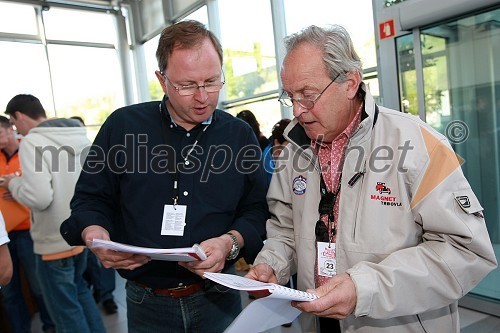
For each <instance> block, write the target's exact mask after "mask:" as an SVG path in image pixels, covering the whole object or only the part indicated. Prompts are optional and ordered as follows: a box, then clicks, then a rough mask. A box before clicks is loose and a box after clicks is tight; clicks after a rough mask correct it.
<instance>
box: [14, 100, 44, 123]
mask: <svg viewBox="0 0 500 333" xmlns="http://www.w3.org/2000/svg"><path fill="white" fill-rule="evenodd" d="M18 111H19V112H21V113H23V114H25V115H27V116H28V117H30V118H31V119H35V120H36V119H40V118H47V114H46V113H45V109H44V108H43V106H42V103H40V100H39V99H38V98H36V97H35V96H33V95H28V94H20V95H16V96H14V97H13V98H12V99H11V100H10V101H9V103H8V104H7V108H5V114H8V115H9V116H12V117H14V118H16V116H15V113H16V112H18Z"/></svg>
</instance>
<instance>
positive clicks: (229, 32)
mask: <svg viewBox="0 0 500 333" xmlns="http://www.w3.org/2000/svg"><path fill="white" fill-rule="evenodd" d="M219 11H220V14H219V17H220V27H221V34H222V36H221V43H222V47H223V49H224V71H225V75H226V94H227V95H226V98H227V99H228V100H233V99H238V98H246V97H251V96H253V95H255V94H260V93H265V92H268V91H273V90H277V89H278V73H277V71H276V56H275V50H274V36H273V26H272V18H271V6H270V3H269V1H268V0H254V1H246V0H220V1H219ZM235 13H245V15H235ZM257 20H258V23H257Z"/></svg>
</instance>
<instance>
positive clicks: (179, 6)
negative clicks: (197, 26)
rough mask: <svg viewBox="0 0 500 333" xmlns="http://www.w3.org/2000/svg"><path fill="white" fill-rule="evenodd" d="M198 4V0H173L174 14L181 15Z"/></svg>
mask: <svg viewBox="0 0 500 333" xmlns="http://www.w3.org/2000/svg"><path fill="white" fill-rule="evenodd" d="M196 2H198V0H173V1H172V5H173V7H174V13H175V14H180V13H182V12H183V11H184V10H186V9H187V8H189V7H190V6H192V5H194V4H195V3H196ZM193 20H194V19H193ZM200 22H201V21H200Z"/></svg>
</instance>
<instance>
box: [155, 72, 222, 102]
mask: <svg viewBox="0 0 500 333" xmlns="http://www.w3.org/2000/svg"><path fill="white" fill-rule="evenodd" d="M221 73H222V74H221V76H220V77H218V78H216V79H212V80H209V81H205V82H204V83H203V84H202V85H198V84H196V83H193V84H188V85H180V86H176V85H175V84H173V82H172V81H171V80H170V79H169V78H168V77H167V75H166V74H165V73H162V75H163V78H164V80H165V81H168V83H170V85H171V86H172V87H173V88H174V89H175V91H177V93H178V94H179V95H181V96H190V95H194V94H196V92H197V91H198V89H199V88H204V89H205V91H206V92H207V93H214V92H218V91H220V90H221V89H222V87H223V86H224V84H225V83H226V81H225V78H224V71H222V72H221Z"/></svg>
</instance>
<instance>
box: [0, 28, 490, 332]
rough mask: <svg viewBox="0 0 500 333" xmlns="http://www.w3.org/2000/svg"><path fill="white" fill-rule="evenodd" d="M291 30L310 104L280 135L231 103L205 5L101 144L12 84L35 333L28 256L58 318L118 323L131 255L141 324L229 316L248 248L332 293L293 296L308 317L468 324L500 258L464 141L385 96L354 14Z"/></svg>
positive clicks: (312, 320)
mask: <svg viewBox="0 0 500 333" xmlns="http://www.w3.org/2000/svg"><path fill="white" fill-rule="evenodd" d="M285 47H286V55H285V58H284V62H283V64H282V67H281V72H280V75H281V82H282V94H281V96H280V98H279V101H280V102H281V103H282V104H283V106H285V107H291V108H293V115H294V119H293V120H290V119H282V120H281V121H279V122H278V123H277V124H276V125H275V126H274V127H273V129H272V133H271V137H270V138H268V137H266V136H265V135H264V134H263V133H262V132H261V129H260V126H259V123H258V121H257V119H256V117H255V115H254V114H253V113H252V112H251V111H250V110H244V111H241V112H239V113H238V114H237V116H236V117H233V116H232V115H230V114H229V113H227V112H225V111H223V110H220V109H218V108H217V105H218V102H219V93H220V90H221V89H222V88H223V86H224V84H225V81H224V80H225V79H224V74H223V69H222V68H223V54H222V46H221V44H220V42H219V40H218V39H217V38H216V36H215V35H214V34H213V33H212V32H211V31H210V30H208V29H207V28H206V27H205V26H204V25H203V24H201V23H199V22H197V21H182V22H179V23H175V24H172V25H170V26H169V27H167V28H165V29H164V30H163V31H162V33H161V35H160V39H159V43H158V48H157V51H156V58H157V61H158V70H157V71H156V77H157V79H158V81H159V83H160V85H161V87H162V90H163V93H164V97H163V99H162V100H161V101H151V102H146V103H140V104H135V105H130V106H125V107H123V108H120V109H118V110H116V111H115V112H113V113H112V114H111V115H110V116H109V117H108V118H107V119H106V121H105V122H104V124H103V125H102V127H101V129H100V131H99V133H98V134H97V136H96V138H95V140H94V142H93V144H91V143H90V142H89V141H88V139H87V137H86V129H85V127H84V126H85V124H84V123H83V119H78V118H76V119H62V118H55V119H47V116H46V113H45V110H44V108H43V107H42V104H41V103H40V101H39V100H38V99H37V98H36V97H34V96H32V95H17V96H15V97H14V98H12V100H11V101H10V102H9V103H8V105H7V107H6V110H5V114H6V115H7V116H8V117H9V119H7V118H6V117H0V149H1V151H2V154H1V155H0V172H1V176H2V178H1V182H0V186H1V188H2V190H1V191H2V197H1V198H0V204H1V206H0V209H1V211H2V213H3V216H4V217H5V222H6V223H4V221H3V220H4V219H3V218H0V285H2V289H1V292H2V294H3V299H4V307H5V308H6V310H7V312H8V315H9V318H10V321H11V327H12V328H14V327H19V328H14V331H15V332H25V331H26V332H29V324H30V318H29V313H28V311H27V309H26V305H25V303H24V302H23V300H22V294H21V290H20V286H19V285H20V283H19V269H20V268H21V267H22V269H24V270H25V271H28V272H33V273H32V274H31V273H30V274H28V276H29V275H31V277H30V279H29V286H30V289H31V291H32V293H33V295H34V296H35V298H36V301H37V306H38V308H39V310H40V314H41V319H42V323H43V330H44V331H46V332H50V331H52V332H53V331H56V332H66V333H71V332H75V333H81V332H82V333H87V332H89V333H90V332H92V333H98V332H105V328H104V325H103V321H102V318H101V316H100V313H99V311H98V307H97V304H96V301H102V302H103V306H105V304H110V302H109V300H112V299H113V298H112V291H113V290H114V285H112V286H110V285H108V286H102V285H103V282H106V281H108V282H109V281H111V280H113V281H114V272H115V270H116V271H117V272H118V273H119V274H120V275H121V276H122V277H123V278H124V279H126V287H125V288H126V295H127V297H126V301H127V325H128V332H131V333H141V332H162V331H165V329H166V328H168V331H169V332H223V331H224V330H225V329H226V328H227V327H228V326H229V325H230V324H231V322H232V321H233V320H234V319H235V318H236V317H237V316H238V314H239V313H240V312H241V311H242V302H241V299H240V293H239V291H236V290H233V289H230V288H226V287H223V286H221V285H218V284H214V283H212V282H210V280H207V279H204V278H203V274H204V273H205V272H224V273H229V274H235V273H236V271H235V263H236V262H237V261H238V260H239V259H240V258H243V259H244V260H245V261H246V262H247V263H249V264H251V266H250V268H249V271H248V272H247V273H246V276H247V277H249V278H251V279H255V280H259V281H263V282H273V283H279V284H283V285H284V284H286V283H288V282H289V280H290V279H291V278H292V277H293V276H296V277H297V285H296V288H297V289H300V290H307V291H309V292H311V293H314V294H316V295H317V296H319V298H318V299H316V300H314V301H311V302H292V303H291V305H292V306H294V307H296V308H297V309H299V310H300V311H301V312H302V314H301V315H300V324H301V329H302V332H356V333H363V332H370V333H372V332H398V333H399V332H423V331H425V332H459V330H460V325H459V323H458V320H459V318H458V313H457V304H458V303H457V302H458V300H459V299H460V298H461V297H462V296H464V295H465V294H466V293H467V292H468V291H470V290H471V289H472V288H473V287H474V286H475V285H477V284H478V283H479V282H480V281H481V279H482V278H483V277H484V276H486V274H488V272H490V271H491V270H493V269H494V268H495V267H496V265H497V262H496V258H495V254H494V252H493V248H492V244H491V241H490V239H489V236H488V231H487V229H486V224H485V222H484V215H483V209H482V207H481V206H480V204H479V201H478V199H477V198H476V196H475V194H474V193H473V191H472V189H471V187H470V185H469V183H468V182H467V180H466V178H465V177H464V175H463V173H462V171H461V168H460V164H459V162H458V160H457V158H456V156H455V154H454V153H453V151H452V149H451V146H450V145H449V143H448V141H447V140H446V138H445V137H444V136H442V135H440V134H439V133H437V132H436V131H434V130H433V129H432V128H431V127H430V126H428V125H427V124H425V123H424V122H422V121H420V120H418V119H417V118H415V117H412V116H409V115H406V114H403V113H401V112H397V111H395V110H390V109H388V108H385V107H383V106H381V105H377V104H376V103H375V102H374V100H373V97H372V96H371V94H370V91H369V90H368V89H367V87H366V85H365V84H364V83H363V80H362V66H361V61H360V59H359V57H358V55H357V53H356V51H355V50H354V47H353V45H352V41H351V39H350V36H349V34H348V33H347V31H346V30H345V29H344V28H343V27H341V26H337V25H334V26H330V27H327V28H320V27H316V26H310V27H307V28H305V29H304V30H302V31H300V32H298V33H295V34H293V35H291V36H289V37H287V38H286V40H285ZM13 126H15V129H16V131H17V133H18V134H20V135H21V136H22V137H21V138H20V139H19V138H18V137H17V136H16V134H15V132H14V129H13ZM139 146H140V149H138V147H139ZM380 147H384V148H385V149H386V150H390V152H391V154H390V155H389V156H390V159H389V158H386V157H387V156H385V155H384V156H378V155H377V154H378V153H379V152H380ZM117 148H119V149H117ZM256 156H258V157H260V158H255V157H256ZM55 157H57V158H55ZM377 157H382V158H377ZM80 161H82V163H80ZM382 194H383V195H382ZM464 198H467V201H464V200H463V199H464ZM5 225H7V229H5ZM7 231H8V233H7ZM94 239H101V240H105V241H116V242H120V243H125V244H130V245H135V246H141V247H149V248H184V247H191V246H193V245H195V244H197V245H198V246H199V247H201V249H202V250H203V251H204V252H205V254H206V259H204V260H195V261H186V262H184V261H181V262H172V261H160V260H151V258H150V257H149V256H147V255H144V254H137V253H130V252H122V251H116V250H110V249H107V248H104V247H91V246H90V245H92V241H93V240H94ZM9 240H10V242H9ZM7 243H8V244H7ZM6 244H7V245H6ZM106 274H109V276H110V277H105V276H108V275H106ZM9 281H10V283H9ZM89 286H90V287H89ZM91 288H92V290H91ZM92 291H93V294H94V297H93V295H92ZM110 295H111V296H110ZM106 302H107V303H106ZM113 304H114V302H113ZM106 311H107V312H108V313H114V312H116V304H114V307H113V306H109V307H107V310H106ZM248 325H252V323H248Z"/></svg>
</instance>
